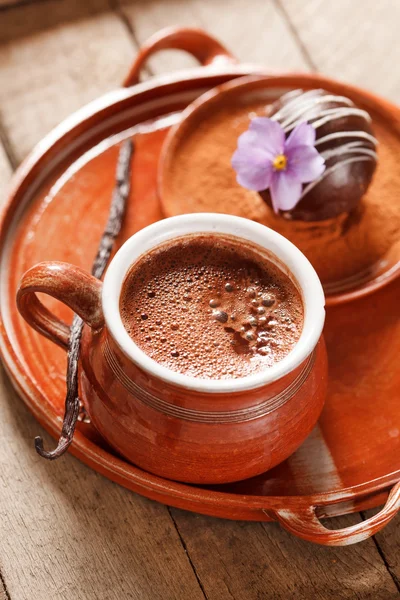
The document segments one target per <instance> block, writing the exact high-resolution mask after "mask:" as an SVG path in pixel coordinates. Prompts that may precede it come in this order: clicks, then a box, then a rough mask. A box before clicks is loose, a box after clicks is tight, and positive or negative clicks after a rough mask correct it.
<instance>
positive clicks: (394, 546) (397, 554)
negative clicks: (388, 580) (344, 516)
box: [363, 509, 400, 596]
mask: <svg viewBox="0 0 400 600" xmlns="http://www.w3.org/2000/svg"><path fill="white" fill-rule="evenodd" d="M376 512H377V509H374V510H368V511H366V512H365V513H363V516H364V517H365V518H366V519H368V518H369V517H371V516H372V515H374V514H375V513H376ZM375 542H376V544H377V546H378V548H379V552H380V553H381V556H382V557H383V559H384V561H385V564H386V566H387V568H388V570H389V572H390V574H391V575H392V577H393V579H394V581H395V583H396V585H397V588H398V590H399V592H400V518H399V516H397V518H395V519H394V520H393V521H392V522H391V523H389V525H387V526H386V527H385V529H382V531H380V532H379V533H377V534H376V536H375ZM399 596H400V593H399Z"/></svg>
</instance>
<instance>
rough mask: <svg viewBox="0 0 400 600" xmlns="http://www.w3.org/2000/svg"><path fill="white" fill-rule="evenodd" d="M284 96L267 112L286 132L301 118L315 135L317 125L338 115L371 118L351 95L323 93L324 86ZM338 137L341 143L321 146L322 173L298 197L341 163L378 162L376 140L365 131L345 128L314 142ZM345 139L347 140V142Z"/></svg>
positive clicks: (318, 126) (333, 119)
mask: <svg viewBox="0 0 400 600" xmlns="http://www.w3.org/2000/svg"><path fill="white" fill-rule="evenodd" d="M285 100H286V103H285V104H284V106H282V107H281V108H280V109H279V110H278V111H277V112H276V113H275V114H273V115H271V116H270V118H271V119H272V120H274V121H278V122H279V123H280V124H281V126H282V127H283V129H284V131H285V134H288V133H289V132H290V131H292V130H293V129H294V128H295V127H296V126H297V125H300V124H301V123H304V122H307V123H309V124H310V125H312V126H313V127H314V129H315V130H316V132H317V136H318V130H319V129H321V128H322V127H323V126H324V125H327V124H328V123H331V122H332V121H335V120H338V119H342V118H348V117H358V118H361V119H364V120H365V121H366V123H367V124H369V123H370V122H371V117H370V115H369V114H368V113H367V112H366V111H365V110H362V109H360V108H357V107H356V106H354V104H353V102H352V101H351V100H350V98H346V97H345V96H336V95H335V94H328V93H324V91H323V90H319V89H317V90H309V91H307V92H303V90H293V91H290V92H288V93H287V94H284V95H283V96H282V97H281V101H283V102H285ZM326 104H337V106H331V107H328V108H324V105H326ZM318 106H321V108H322V110H319V111H315V110H313V109H315V108H316V107H318ZM313 113H314V114H313ZM337 140H338V141H340V142H343V143H341V144H340V145H338V146H334V147H333V148H325V149H323V150H320V154H321V156H322V157H323V158H324V159H325V161H326V169H325V171H324V172H323V174H322V175H321V177H319V178H318V179H316V180H315V181H312V182H311V183H309V184H307V185H305V187H304V188H303V192H302V195H301V198H303V197H304V196H305V195H306V194H307V193H308V192H309V191H310V190H311V189H313V188H314V187H315V186H316V185H318V184H319V183H320V182H321V181H322V180H323V179H324V178H325V177H327V176H328V175H330V174H331V173H333V172H334V171H336V170H337V169H339V168H341V167H343V166H346V165H349V164H352V163H357V162H366V161H374V162H375V163H376V162H377V160H378V156H377V153H376V152H375V149H376V146H377V145H378V140H377V139H376V138H375V137H374V136H373V135H371V134H370V133H367V132H366V131H361V130H354V131H351V130H348V131H346V130H345V131H335V132H332V133H328V134H327V135H324V136H322V137H320V138H319V139H317V140H316V142H315V146H316V147H318V146H322V145H323V144H326V143H329V142H335V141H337ZM346 140H348V141H347V142H346ZM340 156H342V157H343V158H342V160H337V159H338V157H340ZM330 159H333V160H335V162H334V164H333V165H330V164H329V162H328V161H329V160H330Z"/></svg>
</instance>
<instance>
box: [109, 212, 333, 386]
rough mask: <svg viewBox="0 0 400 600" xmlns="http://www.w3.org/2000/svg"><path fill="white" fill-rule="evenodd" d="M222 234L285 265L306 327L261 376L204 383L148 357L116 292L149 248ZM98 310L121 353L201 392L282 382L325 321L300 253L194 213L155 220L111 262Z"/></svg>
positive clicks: (244, 227) (242, 226) (226, 220)
mask: <svg viewBox="0 0 400 600" xmlns="http://www.w3.org/2000/svg"><path fill="white" fill-rule="evenodd" d="M200 233H216V234H218V233H220V234H225V235H230V236H234V237H237V238H241V239H244V240H247V241H250V242H252V243H253V244H255V245H257V246H260V247H261V248H262V249H264V250H267V251H268V252H269V258H270V259H271V260H272V261H273V260H274V257H276V258H277V259H278V260H277V265H278V267H279V266H280V268H282V265H281V264H280V263H283V265H285V266H286V268H287V269H288V271H289V273H291V275H292V277H293V278H294V280H295V282H297V284H298V286H299V288H300V292H301V294H302V300H303V306H304V323H303V329H302V332H301V335H300V338H299V340H298V342H297V344H296V345H295V347H294V348H293V349H292V350H291V352H290V353H289V354H287V356H285V357H284V358H283V359H282V360H280V361H279V362H277V363H276V364H274V365H273V366H272V367H267V368H265V369H264V370H263V371H259V372H257V373H255V374H253V375H248V376H246V377H240V378H235V379H233V378H232V379H202V378H197V377H193V376H190V375H184V374H182V373H179V372H177V371H172V370H171V369H168V368H167V367H165V366H163V365H161V364H159V363H158V362H156V361H155V360H153V359H152V358H150V356H148V355H147V354H146V353H145V352H143V350H141V348H140V347H139V346H138V345H137V344H136V343H135V342H134V341H133V339H132V338H131V337H130V336H129V334H128V332H127V331H126V329H125V327H124V324H123V322H122V318H121V315H120V310H119V302H120V293H121V288H122V284H123V281H124V279H125V276H126V274H127V272H128V270H129V268H130V267H131V266H132V265H133V263H135V262H136V261H137V260H138V259H139V258H140V257H141V256H142V255H143V254H146V253H147V252H148V251H149V250H151V249H152V248H155V247H156V246H159V245H160V244H163V243H164V242H167V241H169V240H172V239H174V238H180V237H182V236H185V235H190V234H200ZM102 306H103V313H104V319H105V323H106V326H107V329H108V331H109V332H110V334H111V336H112V337H113V339H114V340H115V342H116V343H117V345H118V346H119V348H120V349H121V350H122V352H123V353H124V354H125V355H126V356H127V357H128V358H129V359H130V360H131V361H132V362H134V363H135V364H136V365H137V366H138V367H139V368H141V369H143V370H144V371H146V372H147V373H149V374H151V375H152V376H154V377H157V378H159V379H161V380H163V381H165V382H167V383H169V384H172V385H175V386H178V387H180V388H186V389H189V390H193V391H197V392H203V393H204V392H205V393H234V392H243V391H247V390H252V389H256V388H259V387H262V386H265V385H267V384H270V383H272V382H273V381H277V380H278V379H281V378H282V377H284V376H285V375H287V374H288V373H290V372H291V371H293V370H294V369H295V368H296V367H298V366H299V365H300V364H301V363H302V362H303V361H304V360H305V359H306V358H307V356H309V355H310V353H311V352H312V351H313V349H314V348H315V346H316V344H317V342H318V340H319V338H320V336H321V333H322V329H323V326H324V321H325V308H324V307H325V297H324V292H323V289H322V285H321V282H320V280H319V278H318V275H317V274H316V272H315V270H314V268H313V267H312V265H311V263H310V262H309V261H308V259H307V258H306V257H305V256H304V254H303V253H302V252H301V251H300V250H299V249H298V248H297V247H296V246H295V245H294V244H292V243H291V242H290V241H289V240H287V239H286V238H284V237H283V236H282V235H280V234H279V233H277V232H276V231H273V230H272V229H269V228H268V227H265V226H264V225H261V224H260V223H256V222H255V221H251V220H250V219H244V218H242V217H236V216H233V215H225V214H219V213H195V214H188V215H180V216H176V217H170V218H168V219H163V220H161V221H157V222H156V223H153V224H152V225H149V226H148V227H145V228H144V229H141V230H140V231H138V232H137V233H135V234H134V235H133V236H132V237H131V238H129V239H128V240H127V241H126V242H125V243H124V244H123V246H122V247H121V248H120V249H119V251H118V252H117V254H116V255H115V256H114V258H113V260H112V261H111V263H110V265H109V267H108V269H107V273H106V276H105V278H104V284H103V291H102Z"/></svg>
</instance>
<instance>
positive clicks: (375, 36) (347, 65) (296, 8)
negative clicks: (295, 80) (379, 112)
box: [279, 0, 400, 102]
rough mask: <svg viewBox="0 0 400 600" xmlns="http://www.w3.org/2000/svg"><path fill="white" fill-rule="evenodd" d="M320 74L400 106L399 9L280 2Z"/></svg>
mask: <svg viewBox="0 0 400 600" xmlns="http://www.w3.org/2000/svg"><path fill="white" fill-rule="evenodd" d="M279 1H280V2H281V3H282V5H283V7H284V9H285V11H286V14H287V16H288V19H289V20H290V21H291V22H292V24H293V25H294V27H295V28H296V30H297V33H298V36H299V38H300V40H301V41H302V43H303V44H304V46H305V47H306V49H307V51H308V52H309V53H310V55H311V56H312V60H313V62H314V63H315V65H316V66H317V68H318V70H319V71H322V72H323V73H326V74H328V75H332V76H333V77H337V78H339V79H343V80H345V81H349V82H352V83H355V84H358V85H360V86H362V87H366V88H369V89H371V90H373V91H374V92H376V93H378V94H381V95H382V96H387V97H388V98H390V99H391V100H393V101H394V102H400V79H399V77H398V76H397V69H396V65H398V63H399V61H400V44H399V43H398V31H399V22H400V3H399V2H394V1H393V0H380V2H376V1H375V0H363V2H348V0H335V1H334V2H326V1H325V0H307V2H298V0H279Z"/></svg>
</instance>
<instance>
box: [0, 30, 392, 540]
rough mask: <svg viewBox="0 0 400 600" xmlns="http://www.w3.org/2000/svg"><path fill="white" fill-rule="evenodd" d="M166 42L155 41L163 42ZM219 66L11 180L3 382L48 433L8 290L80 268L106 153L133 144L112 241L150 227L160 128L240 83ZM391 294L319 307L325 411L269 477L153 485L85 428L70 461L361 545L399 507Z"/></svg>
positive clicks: (51, 410)
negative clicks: (340, 520) (213, 91)
mask: <svg viewBox="0 0 400 600" xmlns="http://www.w3.org/2000/svg"><path fill="white" fill-rule="evenodd" d="M170 35H172V34H171V33H170V32H169V33H167V34H166V38H164V39H166V41H167V42H168V41H169V42H171V39H170V38H169V37H168V36H170ZM173 35H174V36H175V38H174V39H175V40H177V39H178V42H179V40H180V42H181V45H183V42H184V39H186V37H187V35H188V32H187V31H186V30H185V31H184V32H182V36H181V38H179V35H178V34H177V32H173ZM196 35H197V36H200V33H199V32H196ZM201 36H203V37H202V39H203V45H202V48H203V49H204V48H205V47H206V45H207V43H208V44H209V47H210V48H214V46H213V44H216V42H214V41H213V40H209V38H208V37H207V36H206V35H205V34H201ZM178 42H175V43H178ZM149 47H151V46H149ZM210 52H211V50H210ZM147 53H149V52H148V50H147ZM218 57H219V58H218V66H217V65H216V64H214V65H212V66H210V67H206V68H205V67H201V68H199V69H193V70H191V71H187V72H185V73H178V74H173V75H170V76H168V77H164V78H162V79H158V80H152V81H149V82H146V83H145V84H139V85H137V86H135V87H132V88H130V89H121V90H117V91H115V92H113V93H111V94H109V95H107V96H105V97H103V98H100V99H99V100H98V101H96V102H94V103H92V104H91V105H89V106H87V107H85V108H84V109H83V110H81V111H79V112H78V113H76V114H75V115H73V116H72V117H70V118H69V119H68V120H67V121H66V122H64V123H62V124H61V125H60V126H59V127H58V128H57V129H56V130H55V131H53V132H52V133H51V134H50V135H49V136H48V137H47V138H46V139H45V140H43V141H42V142H41V144H40V146H38V147H37V148H36V149H35V150H34V151H33V153H32V154H31V155H30V156H29V157H28V159H27V160H26V161H25V163H24V164H23V165H22V166H21V167H20V169H19V170H18V172H17V174H16V175H15V177H14V179H13V185H12V188H11V192H10V196H9V199H8V202H7V204H6V206H5V209H4V211H3V214H2V217H1V232H0V244H1V269H0V273H1V296H0V308H1V322H0V348H1V354H2V358H3V361H4V364H5V365H6V368H7V370H8V372H9V374H10V376H11V379H12V382H13V384H14V386H15V387H16V389H17V390H18V392H19V394H20V395H21V397H22V398H23V400H24V402H25V403H26V404H27V406H28V407H29V408H30V410H31V411H32V412H33V413H34V415H35V416H36V418H37V419H38V421H39V422H40V423H42V424H43V426H44V427H45V428H46V429H47V430H48V431H49V432H50V433H51V434H52V435H53V436H54V437H58V434H59V431H60V428H61V420H62V415H63V403H64V396H65V369H66V356H65V353H64V352H63V351H62V350H61V349H59V348H57V347H55V346H54V345H53V344H52V343H51V342H49V341H47V340H46V339H44V338H43V337H41V336H40V335H39V334H37V333H35V332H34V331H33V330H32V329H30V328H29V327H28V326H27V324H26V323H25V321H23V320H22V318H20V317H19V315H18V314H17V311H16V307H15V291H16V288H17V285H18V281H19V279H20V277H21V274H22V273H23V272H24V271H25V270H26V269H27V268H28V267H30V266H31V265H33V264H34V263H36V262H38V261H41V260H48V259H55V260H65V261H68V262H72V263H74V264H76V265H79V266H81V267H83V268H85V269H88V268H89V267H90V264H91V262H92V260H93V255H94V253H95V249H96V246H97V243H98V239H99V236H100V234H101V232H102V229H103V225H104V222H105V219H106V214H107V211H108V206H109V201H110V194H111V191H112V188H113V184H114V171H115V164H116V160H117V155H118V146H117V144H118V142H119V141H120V140H121V139H123V138H126V137H128V136H132V135H134V136H135V141H136V148H137V150H136V154H135V157H134V164H133V174H132V197H131V202H130V205H129V210H128V215H127V219H126V222H125V226H124V229H123V231H122V234H121V237H120V240H119V243H120V244H121V243H122V242H123V241H124V240H125V239H126V238H127V237H129V236H130V235H131V234H132V233H133V232H134V231H136V230H137V229H139V228H141V227H143V226H144V225H147V224H148V223H150V222H153V221H155V220H157V219H159V218H160V217H161V212H160V207H159V204H158V198H157V191H156V175H157V165H158V159H159V154H160V150H161V147H162V144H163V142H164V140H165V137H166V135H167V133H168V130H169V127H170V125H171V124H173V123H176V122H177V121H178V120H179V119H180V118H181V113H180V111H181V110H182V109H183V108H184V107H185V106H187V104H188V103H189V102H191V101H192V100H193V99H194V98H196V97H198V96H199V95H200V94H202V93H203V92H204V90H205V89H206V88H211V87H213V86H215V85H218V84H221V83H223V82H224V81H227V80H228V79H230V78H233V77H237V76H239V75H240V74H243V67H238V66H236V67H235V66H233V65H232V64H231V62H229V64H228V61H227V62H226V63H223V61H222V60H221V59H220V54H218ZM229 61H231V59H229ZM140 64H141V57H140V56H139V63H138V64H137V67H139V65H140ZM246 68H247V70H248V71H250V67H246ZM254 70H256V68H254ZM135 73H136V71H134V73H133V74H135ZM399 293H400V279H397V280H396V281H393V282H392V283H391V284H390V285H388V286H386V287H384V288H382V289H381V290H379V291H377V293H376V294H374V295H373V296H369V297H368V298H362V299H359V300H357V301H355V302H354V303H352V304H345V305H341V306H337V307H332V308H330V309H329V310H328V317H327V323H326V330H325V335H326V340H327V344H328V351H329V359H330V365H331V371H330V381H329V395H328V399H327V403H326V408H325V409H324V412H323V414H322V417H321V419H320V421H319V424H318V426H317V427H316V429H315V430H314V431H313V433H312V434H311V435H310V437H309V438H308V439H307V440H306V442H305V443H304V444H303V446H302V447H301V448H300V449H299V450H298V451H297V452H296V453H295V454H294V455H293V456H292V457H290V459H289V460H287V461H286V462H284V463H283V464H281V465H279V466H278V467H276V468H275V469H273V470H272V471H270V472H268V473H265V474H263V475H261V476H258V477H256V478H254V479H251V480H247V481H242V482H240V483H237V484H234V485H233V484H231V485H224V486H220V487H218V488H217V487H211V486H209V487H197V486H191V485H184V484H179V483H175V482H173V481H168V480H164V479H162V478H159V477H156V476H154V475H151V474H149V473H146V472H144V471H142V470H141V469H139V468H137V467H136V466H135V465H132V464H129V463H127V462H126V461H125V460H123V459H122V458H120V457H119V456H117V455H116V454H114V453H113V452H112V451H111V450H110V449H109V448H108V447H107V445H106V444H105V443H104V441H103V440H102V439H101V438H100V436H99V435H98V434H97V432H96V431H95V430H94V429H93V428H92V426H91V425H90V424H87V423H80V424H79V426H78V430H77V433H76V436H75V439H74V442H73V444H72V447H71V451H72V453H73V454H74V455H76V456H77V457H78V458H79V459H81V460H82V461H84V462H85V463H86V464H88V465H89V466H91V467H92V468H94V469H95V470H97V471H99V472H100V473H102V474H103V475H105V476H106V477H108V478H110V479H112V480H113V481H116V482H118V483H120V484H121V485H123V486H125V487H127V488H129V489H131V490H133V491H135V492H137V493H139V494H142V495H144V496H147V497H149V498H152V499H154V500H157V501H159V502H163V503H166V504H169V505H172V506H177V507H180V508H185V509H187V510H192V511H197V512H201V513H203V514H210V515H214V516H218V517H225V518H229V519H246V520H264V521H268V520H278V521H279V522H280V523H281V524H282V526H283V527H285V528H286V529H288V530H290V531H292V532H293V533H294V534H295V535H298V536H300V537H302V538H305V539H308V540H311V541H314V542H318V543H322V544H329V545H344V544H350V543H354V542H357V541H360V540H361V539H365V538H366V537H368V536H370V535H372V534H373V533H375V532H376V531H377V530H379V529H380V528H382V527H383V526H384V525H385V524H386V523H387V522H388V521H389V520H390V519H391V518H393V517H394V515H395V514H396V512H397V511H398V509H399V507H400V484H399V480H400V462H399V457H400V426H399V423H400V385H399V384H400V381H399V377H400V375H399V371H398V356H399V353H400V320H399V319H398V297H399ZM44 302H45V303H47V305H48V306H49V308H50V309H51V310H53V311H54V312H56V313H57V314H58V315H59V316H60V317H61V318H64V319H71V315H70V314H68V312H67V310H66V309H65V308H64V307H63V306H61V305H60V304H58V303H57V302H56V301H54V300H51V299H49V298H48V297H46V298H45V299H44ZM32 444H33V440H32ZM48 468H51V464H50V463H49V464H48ZM393 486H394V487H393ZM385 501H386V505H385V507H384V508H383V509H382V510H381V511H380V512H379V513H378V514H377V515H375V516H374V517H372V518H371V519H369V520H367V521H363V522H361V523H359V524H357V525H355V526H353V527H350V528H349V529H344V530H339V531H331V530H328V529H326V528H325V527H324V526H323V525H322V524H321V523H320V521H319V517H322V516H331V515H336V514H343V513H348V512H353V511H358V510H360V509H366V508H369V507H373V506H378V505H379V504H382V503H383V502H385Z"/></svg>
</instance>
